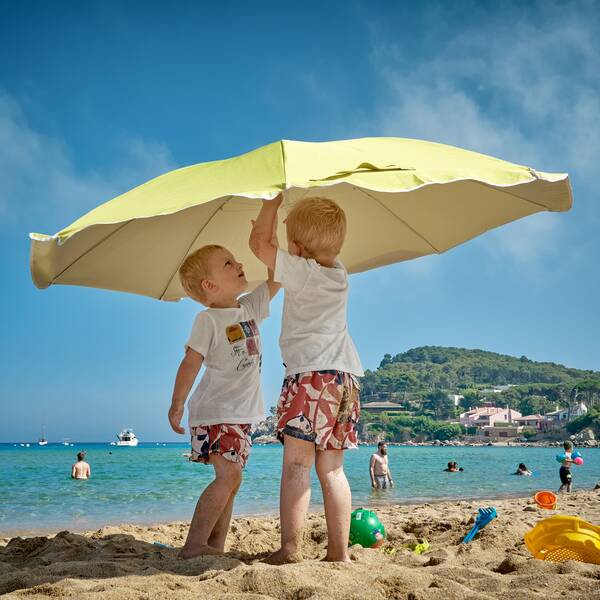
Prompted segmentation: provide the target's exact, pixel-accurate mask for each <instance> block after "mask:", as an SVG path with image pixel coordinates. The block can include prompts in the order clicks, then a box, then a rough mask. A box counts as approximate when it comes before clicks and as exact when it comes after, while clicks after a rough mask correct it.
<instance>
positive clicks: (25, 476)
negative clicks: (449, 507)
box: [0, 444, 600, 536]
mask: <svg viewBox="0 0 600 600" xmlns="http://www.w3.org/2000/svg"><path fill="white" fill-rule="evenodd" d="M188 449H189V446H188V445H187V444H167V445H159V446H157V445H155V444H141V445H140V446H138V447H137V448H117V447H114V446H109V445H107V444H82V445H79V444H78V445H76V446H75V447H72V448H71V447H66V446H62V445H53V444H49V445H48V446H45V447H39V446H32V447H30V448H22V447H14V446H13V445H12V444H3V445H0V536H3V535H4V536H6V535H11V534H14V533H17V532H24V531H26V532H33V531H47V530H59V529H71V530H75V531H77V530H84V529H91V528H96V527H99V526H101V525H105V524H109V523H113V524H117V523H151V522H158V521H162V522H164V521H170V520H181V519H189V518H191V515H192V513H193V510H194V506H195V504H196V501H197V499H198V495H199V494H200V492H201V491H202V489H203V488H204V486H205V485H206V484H207V483H208V482H209V481H210V480H211V478H212V467H206V466H203V465H198V464H193V463H190V462H188V461H187V460H186V459H185V458H184V457H183V456H182V454H183V453H184V452H187V451H188ZM79 450H85V451H86V452H87V460H88V462H89V463H90V464H91V467H92V479H90V480H88V481H76V480H72V479H71V478H70V469H71V464H72V463H73V462H74V459H75V455H76V452H78V451H79ZM373 452H374V448H373V447H368V446H361V447H360V448H359V449H358V450H354V451H349V452H347V453H346V463H345V468H346V474H347V476H348V480H349V481H350V486H351V488H352V494H353V505H354V506H360V505H366V504H370V505H377V504H381V503H405V502H421V501H430V500H435V499H442V498H478V497H488V498H489V497H499V496H510V495H523V494H525V495H527V494H530V493H531V494H532V493H534V492H535V491H537V490H540V489H550V490H556V489H557V488H558V486H559V479H558V468H559V465H558V463H557V462H556V461H555V459H554V457H555V455H556V454H557V452H558V449H556V448H513V447H511V448H501V447H498V448H496V447H484V448H469V447H466V448H431V447H416V448H409V447H406V448H405V447H390V449H389V457H390V468H391V470H392V473H393V475H394V480H395V483H396V486H395V487H394V488H393V489H392V490H384V491H377V492H373V491H371V486H370V480H369V475H368V468H369V458H370V455H371V454H372V453H373ZM110 453H112V454H110ZM582 454H583V457H584V459H585V464H584V465H583V466H582V467H579V468H574V469H573V476H574V477H573V481H574V489H590V488H592V487H593V486H594V485H595V484H596V483H597V482H598V480H600V449H586V450H583V451H582ZM281 455H282V451H281V447H280V446H256V447H255V448H254V449H253V451H252V455H251V457H250V462H249V464H248V467H247V468H246V472H245V476H244V483H243V484H242V487H241V489H240V492H239V494H238V496H237V499H236V506H235V513H236V514H237V515H241V514H265V513H276V512H277V511H278V506H279V474H280V468H281ZM449 460H456V461H457V462H458V463H459V465H461V466H462V467H464V469H465V471H464V472H463V473H444V472H443V468H444V467H445V466H446V463H447V462H448V461H449ZM519 462H524V463H525V464H526V465H527V466H528V467H529V468H530V469H532V470H533V471H534V472H535V473H536V476H535V477H517V476H514V475H511V473H512V472H514V471H515V469H516V467H517V465H518V463H519ZM321 502H322V497H321V492H320V489H319V486H318V481H317V480H316V477H313V495H312V504H313V508H319V507H320V505H321Z"/></svg>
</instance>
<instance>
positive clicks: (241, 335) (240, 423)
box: [169, 225, 280, 558]
mask: <svg viewBox="0 0 600 600" xmlns="http://www.w3.org/2000/svg"><path fill="white" fill-rule="evenodd" d="M273 227H274V225H273ZM179 277H180V280H181V283H182V286H183V288H184V289H185V291H186V292H187V294H188V295H189V296H190V297H191V298H193V299H194V300H197V301H198V302H200V303H202V304H204V306H206V307H207V309H206V310H204V311H202V312H200V313H199V314H198V316H197V317H196V320H195V321H194V326H193V328H192V333H191V334H190V338H189V340H188V342H187V344H186V346H185V357H184V359H183V360H182V361H181V365H180V366H179V370H178V371H177V378H176V380H175V389H174V390H173V399H172V402H171V408H170V409H169V422H170V424H171V427H172V428H173V430H174V431H176V432H177V433H182V434H183V433H185V430H184V429H183V427H181V425H180V423H181V418H182V416H183V406H184V404H185V401H186V398H187V397H188V394H189V392H190V390H191V388H192V385H193V384H194V381H195V379H196V376H197V375H198V372H199V371H200V368H201V366H202V365H203V364H204V366H205V372H204V375H203V376H202V379H201V380H200V383H199V384H198V387H197V388H196V390H195V391H194V393H193V394H192V396H191V398H190V401H189V403H188V412H189V426H190V433H191V437H192V454H191V458H190V460H192V461H194V462H199V463H204V464H211V465H212V466H213V467H214V470H215V479H214V481H212V482H211V483H210V484H209V485H208V486H207V487H206V488H205V490H204V492H202V495H201V496H200V498H199V500H198V504H197V505H196V510H195V512H194V516H193V518H192V522H191V524H190V530H189V532H188V536H187V539H186V541H185V545H184V546H183V548H182V550H181V553H180V556H181V557H183V558H191V557H194V556H198V555H200V554H218V553H222V552H223V551H224V548H225V538H226V537H227V532H228V530H229V523H230V521H231V513H232V510H233V501H234V498H235V495H236V493H237V491H238V489H239V487H240V483H241V481H242V469H243V468H244V466H245V465H246V461H247V460H248V455H249V453H250V449H251V447H252V442H251V439H250V427H251V425H252V423H254V422H257V421H260V420H262V419H263V418H264V408H263V400H262V394H261V389H260V365H261V346H260V337H259V331H258V325H259V324H260V322H261V321H262V320H263V319H264V318H266V317H267V316H268V315H269V302H270V300H271V298H272V297H273V296H274V295H275V294H276V293H277V291H278V290H279V287H280V286H279V284H276V283H274V281H273V278H272V273H269V279H268V281H266V282H265V283H263V284H262V285H260V286H258V287H257V288H256V289H255V290H254V291H253V292H252V293H250V294H247V295H244V296H240V297H238V296H239V295H240V294H241V293H242V292H244V291H245V290H246V288H247V287H248V282H247V281H246V277H245V275H244V271H243V269H242V265H241V264H240V263H238V262H237V261H236V260H235V258H234V257H233V256H232V254H231V252H229V251H228V250H226V249H225V248H223V247H221V246H204V247H202V248H200V249H198V250H196V251H195V252H193V253H192V254H190V255H189V256H188V257H187V258H186V260H185V261H184V263H183V265H182V266H181V268H180V269H179Z"/></svg>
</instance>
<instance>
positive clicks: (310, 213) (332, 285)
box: [250, 195, 363, 564]
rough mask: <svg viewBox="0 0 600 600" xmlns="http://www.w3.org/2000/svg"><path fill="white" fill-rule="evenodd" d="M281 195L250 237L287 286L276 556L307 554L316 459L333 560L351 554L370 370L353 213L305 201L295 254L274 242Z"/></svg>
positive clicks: (294, 222) (297, 221)
mask: <svg viewBox="0 0 600 600" xmlns="http://www.w3.org/2000/svg"><path fill="white" fill-rule="evenodd" d="M281 202H282V196H281V195H279V196H278V197H277V198H275V199H274V200H265V201H263V204H262V208H261V211H260V213H259V215H258V218H257V220H256V223H255V225H254V228H253V229H252V234H251V236H250V248H251V249H252V251H253V252H254V254H255V255H256V256H257V257H258V258H259V259H260V260H261V261H262V262H263V263H264V264H265V265H267V267H268V268H269V269H272V270H273V271H274V279H275V281H277V282H279V283H281V285H282V287H283V289H284V304H283V320H282V326H281V336H280V347H281V353H282V357H283V362H284V365H285V379H284V381H283V387H282V390H281V395H280V397H279V402H278V405H277V417H278V423H277V429H278V437H279V439H280V440H281V441H282V442H283V444H284V455H283V469H282V475H281V495H280V514H281V548H280V549H279V550H278V551H277V552H275V553H274V554H273V555H272V556H271V557H270V558H269V559H268V562H271V563H274V564H281V563H285V562H294V561H297V560H300V559H301V548H300V542H301V536H302V527H303V524H304V519H305V516H306V512H307V510H308V504H309V501H310V470H311V468H312V465H313V463H314V464H315V467H316V471H317V475H318V477H319V481H320V484H321V489H322V490H323V501H324V505H325V519H326V521H327V535H328V545H327V555H326V556H325V560H329V561H345V562H348V561H349V560H350V559H349V557H348V550H347V548H348V537H349V527H350V511H351V500H352V499H351V493H350V487H349V485H348V481H347V479H346V475H345V474H344V450H346V449H349V448H356V447H357V438H356V426H357V423H358V417H359V412H360V403H359V395H358V392H359V385H358V382H357V379H356V378H357V377H358V376H361V375H363V370H362V367H361V363H360V359H359V357H358V353H357V352H356V349H355V347H354V344H353V343H352V339H351V338H350V334H349V333H348V326H347V323H346V311H347V302H348V274H347V272H346V270H345V269H344V266H343V265H342V264H341V263H340V262H339V260H338V259H337V257H338V255H339V253H340V251H341V248H342V245H343V243H344V238H345V236H346V216H345V214H344V211H343V210H342V209H341V208H340V207H339V206H338V205H337V204H336V203H335V202H333V201H331V200H328V199H326V198H307V199H304V200H302V201H300V202H298V203H297V204H296V205H295V206H294V207H293V208H292V210H291V211H290V213H289V215H288V218H287V220H286V228H287V240H288V251H287V252H286V251H285V250H281V249H279V248H277V247H276V246H275V245H273V244H272V242H271V240H270V238H271V236H270V223H272V221H273V219H274V218H275V215H276V214H277V210H278V208H279V206H280V204H281Z"/></svg>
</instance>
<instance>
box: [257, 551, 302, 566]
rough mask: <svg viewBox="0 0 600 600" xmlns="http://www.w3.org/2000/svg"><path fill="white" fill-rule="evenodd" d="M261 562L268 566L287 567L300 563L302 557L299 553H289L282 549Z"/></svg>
mask: <svg viewBox="0 0 600 600" xmlns="http://www.w3.org/2000/svg"><path fill="white" fill-rule="evenodd" d="M262 562H264V563H267V564H268V565H287V564H290V563H299V562H302V555H301V554H300V553H299V552H293V553H290V552H288V551H287V550H284V549H283V548H280V549H279V550H277V552H273V554H271V556H267V558H265V559H264V560H263V561H262Z"/></svg>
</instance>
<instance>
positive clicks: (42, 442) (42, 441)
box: [38, 426, 48, 446]
mask: <svg viewBox="0 0 600 600" xmlns="http://www.w3.org/2000/svg"><path fill="white" fill-rule="evenodd" d="M47 445H48V440H47V439H46V432H45V431H44V427H43V426H42V436H41V437H40V439H39V440H38V446H47Z"/></svg>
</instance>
